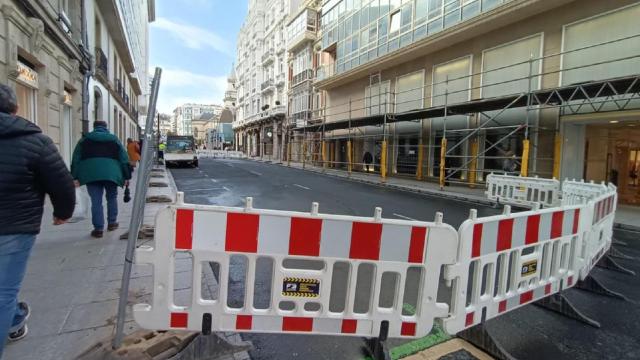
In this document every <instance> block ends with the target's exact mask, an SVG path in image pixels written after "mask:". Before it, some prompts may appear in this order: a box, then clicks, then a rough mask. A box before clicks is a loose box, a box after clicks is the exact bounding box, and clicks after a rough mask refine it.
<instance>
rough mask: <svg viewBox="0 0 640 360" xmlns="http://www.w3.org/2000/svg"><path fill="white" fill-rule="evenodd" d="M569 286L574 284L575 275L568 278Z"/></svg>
mask: <svg viewBox="0 0 640 360" xmlns="http://www.w3.org/2000/svg"><path fill="white" fill-rule="evenodd" d="M567 286H573V276H569V278H568V279H567Z"/></svg>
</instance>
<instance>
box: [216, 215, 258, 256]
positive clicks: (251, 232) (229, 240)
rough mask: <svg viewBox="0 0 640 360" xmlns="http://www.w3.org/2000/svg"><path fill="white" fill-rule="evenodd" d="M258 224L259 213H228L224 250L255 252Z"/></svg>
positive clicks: (256, 248) (256, 249)
mask: <svg viewBox="0 0 640 360" xmlns="http://www.w3.org/2000/svg"><path fill="white" fill-rule="evenodd" d="M259 226H260V216H259V215H256V214H241V213H228V214H227V233H226V238H225V247H224V249H225V251H236V252H246V253H255V252H257V251H258V227H259Z"/></svg>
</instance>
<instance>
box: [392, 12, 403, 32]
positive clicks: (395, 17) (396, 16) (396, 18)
mask: <svg viewBox="0 0 640 360" xmlns="http://www.w3.org/2000/svg"><path fill="white" fill-rule="evenodd" d="M401 16H402V15H401V13H400V11H396V12H394V13H393V14H391V21H390V24H389V33H394V32H396V31H398V30H400V17H401Z"/></svg>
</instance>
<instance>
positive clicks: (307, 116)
mask: <svg viewBox="0 0 640 360" xmlns="http://www.w3.org/2000/svg"><path fill="white" fill-rule="evenodd" d="M311 116H312V112H311V110H304V111H301V112H297V113H295V114H293V115H291V125H293V126H295V127H304V126H307V123H308V122H309V121H310V120H311Z"/></svg>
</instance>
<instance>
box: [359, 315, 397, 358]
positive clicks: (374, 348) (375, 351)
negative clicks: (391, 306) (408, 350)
mask: <svg viewBox="0 0 640 360" xmlns="http://www.w3.org/2000/svg"><path fill="white" fill-rule="evenodd" d="M388 336H389V322H388V321H383V322H382V323H381V324H380V334H379V335H378V337H377V338H373V339H365V342H366V344H367V347H366V352H367V353H368V355H369V356H371V357H372V358H373V359H374V360H391V353H390V352H389V345H388V344H387V337H388Z"/></svg>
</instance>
